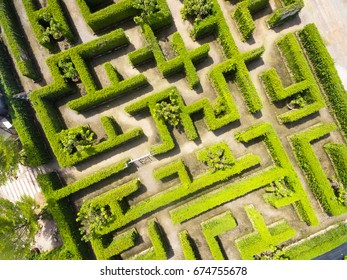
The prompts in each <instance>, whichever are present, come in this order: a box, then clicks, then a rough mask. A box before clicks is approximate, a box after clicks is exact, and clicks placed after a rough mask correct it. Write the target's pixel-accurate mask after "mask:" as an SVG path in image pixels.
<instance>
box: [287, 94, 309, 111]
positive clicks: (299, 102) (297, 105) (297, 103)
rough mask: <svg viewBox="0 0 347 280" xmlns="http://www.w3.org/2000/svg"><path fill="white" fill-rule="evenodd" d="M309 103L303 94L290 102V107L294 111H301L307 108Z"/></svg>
mask: <svg viewBox="0 0 347 280" xmlns="http://www.w3.org/2000/svg"><path fill="white" fill-rule="evenodd" d="M306 104H307V102H306V100H305V99H304V98H303V97H302V95H301V94H299V95H298V96H297V97H296V98H293V99H292V100H291V101H290V102H289V107H290V108H293V109H301V108H304V107H305V106H306Z"/></svg>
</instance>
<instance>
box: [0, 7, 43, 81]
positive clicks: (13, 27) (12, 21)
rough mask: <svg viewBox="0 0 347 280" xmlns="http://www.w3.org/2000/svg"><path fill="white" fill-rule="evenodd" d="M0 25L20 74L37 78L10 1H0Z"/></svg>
mask: <svg viewBox="0 0 347 280" xmlns="http://www.w3.org/2000/svg"><path fill="white" fill-rule="evenodd" d="M0 25H1V27H2V28H3V31H4V33H5V35H6V38H7V41H8V44H9V47H10V49H11V53H12V55H13V58H14V60H15V62H16V65H17V67H18V69H19V71H20V72H21V74H22V75H24V76H26V77H28V78H31V79H33V80H35V81H36V80H39V79H40V74H39V71H38V69H37V67H36V66H35V64H34V62H33V61H32V59H31V58H30V54H29V52H28V49H29V46H28V44H27V42H26V38H25V33H24V30H23V29H22V27H21V25H20V21H19V19H18V16H17V13H16V10H15V8H14V6H13V3H12V2H11V1H6V0H1V1H0Z"/></svg>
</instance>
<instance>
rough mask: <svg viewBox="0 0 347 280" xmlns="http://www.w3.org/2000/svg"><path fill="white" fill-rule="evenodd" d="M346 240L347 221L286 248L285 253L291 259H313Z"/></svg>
mask: <svg viewBox="0 0 347 280" xmlns="http://www.w3.org/2000/svg"><path fill="white" fill-rule="evenodd" d="M346 242H347V227H346V224H345V223H340V224H337V225H335V226H333V227H330V228H328V229H327V230H323V231H322V232H321V233H319V234H317V233H316V234H314V235H313V236H309V237H308V238H307V239H304V240H302V241H300V242H298V243H296V244H293V245H290V246H288V247H286V248H284V253H285V255H286V256H288V257H289V258H290V259H291V260H311V259H313V258H316V257H318V256H321V255H323V254H325V253H327V252H329V251H331V250H333V249H335V248H337V247H338V246H340V245H342V244H343V243H346Z"/></svg>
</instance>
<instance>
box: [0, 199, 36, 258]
mask: <svg viewBox="0 0 347 280" xmlns="http://www.w3.org/2000/svg"><path fill="white" fill-rule="evenodd" d="M35 207H36V203H35V201H34V199H32V198H31V197H29V196H22V198H21V200H20V201H17V202H16V203H12V202H11V201H9V200H7V199H4V198H0V259H3V260H10V259H14V260H20V259H25V258H26V256H27V255H28V254H29V252H30V245H31V243H32V242H33V241H34V237H35V234H36V232H37V230H38V229H39V225H38V222H37V215H36V214H35V212H34V209H35Z"/></svg>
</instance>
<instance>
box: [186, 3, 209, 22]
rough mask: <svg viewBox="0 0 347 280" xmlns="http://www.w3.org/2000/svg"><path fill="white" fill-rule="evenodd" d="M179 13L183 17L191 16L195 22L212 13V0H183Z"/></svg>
mask: <svg viewBox="0 0 347 280" xmlns="http://www.w3.org/2000/svg"><path fill="white" fill-rule="evenodd" d="M183 4H184V6H183V9H182V11H181V14H182V16H183V18H184V19H186V18H192V19H193V20H194V21H195V22H197V21H200V20H202V19H204V18H206V17H208V16H209V15H211V13H212V6H213V1H212V0H184V2H183Z"/></svg>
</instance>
